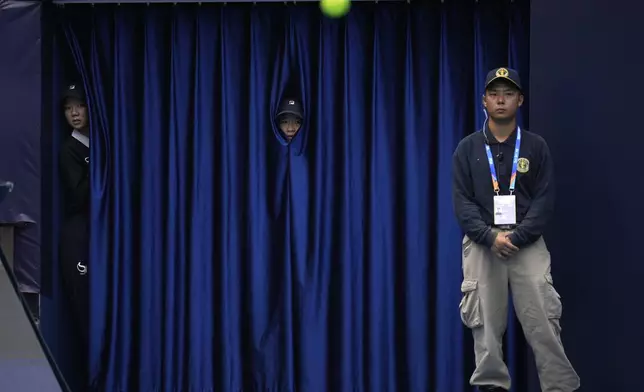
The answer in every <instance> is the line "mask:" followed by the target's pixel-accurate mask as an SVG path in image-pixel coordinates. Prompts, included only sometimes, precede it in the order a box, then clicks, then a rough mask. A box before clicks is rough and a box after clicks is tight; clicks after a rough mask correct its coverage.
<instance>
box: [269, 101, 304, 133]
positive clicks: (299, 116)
mask: <svg viewBox="0 0 644 392" xmlns="http://www.w3.org/2000/svg"><path fill="white" fill-rule="evenodd" d="M276 117H277V125H278V127H279V130H280V132H281V133H282V136H284V138H286V140H287V141H288V142H290V141H291V140H292V139H293V138H294V137H295V135H297V133H298V132H299V131H300V128H301V127H302V120H303V119H304V110H303V109H302V103H301V102H300V101H299V100H297V99H295V98H285V99H283V100H282V101H281V102H280V105H279V108H278V110H277V116H276Z"/></svg>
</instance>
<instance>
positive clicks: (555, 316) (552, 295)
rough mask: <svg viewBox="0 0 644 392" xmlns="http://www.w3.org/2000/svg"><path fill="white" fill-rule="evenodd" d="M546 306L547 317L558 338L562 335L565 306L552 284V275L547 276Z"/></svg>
mask: <svg viewBox="0 0 644 392" xmlns="http://www.w3.org/2000/svg"><path fill="white" fill-rule="evenodd" d="M545 296H546V298H545V306H546V315H547V316H548V320H550V326H551V327H552V329H553V331H554V332H555V334H556V335H557V336H559V335H560V334H561V324H560V322H559V321H560V319H561V314H562V312H563V306H562V304H561V296H559V293H558V292H557V290H555V286H554V284H553V282H552V275H551V274H546V292H545Z"/></svg>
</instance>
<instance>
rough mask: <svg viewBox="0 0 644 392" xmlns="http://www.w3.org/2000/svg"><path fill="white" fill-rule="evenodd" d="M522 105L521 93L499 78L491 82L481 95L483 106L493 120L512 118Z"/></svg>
mask: <svg viewBox="0 0 644 392" xmlns="http://www.w3.org/2000/svg"><path fill="white" fill-rule="evenodd" d="M521 105H523V95H521V93H520V92H519V90H518V89H517V88H516V86H514V85H513V84H512V83H510V82H507V81H504V80H499V81H496V82H493V83H492V84H491V85H490V86H489V87H488V88H487V89H486V90H485V95H484V96H483V106H485V109H487V112H488V114H489V115H490V117H492V119H494V120H497V121H499V120H501V121H502V120H512V119H513V118H514V117H515V116H516V114H517V110H519V107H520V106H521Z"/></svg>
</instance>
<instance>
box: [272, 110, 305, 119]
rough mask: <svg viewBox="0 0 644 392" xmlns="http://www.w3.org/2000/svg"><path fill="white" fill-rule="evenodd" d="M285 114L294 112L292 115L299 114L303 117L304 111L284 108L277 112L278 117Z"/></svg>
mask: <svg viewBox="0 0 644 392" xmlns="http://www.w3.org/2000/svg"><path fill="white" fill-rule="evenodd" d="M283 114H292V115H295V116H297V117H299V118H303V116H302V113H300V112H296V111H294V110H282V111H281V112H279V113H277V117H279V116H281V115H283Z"/></svg>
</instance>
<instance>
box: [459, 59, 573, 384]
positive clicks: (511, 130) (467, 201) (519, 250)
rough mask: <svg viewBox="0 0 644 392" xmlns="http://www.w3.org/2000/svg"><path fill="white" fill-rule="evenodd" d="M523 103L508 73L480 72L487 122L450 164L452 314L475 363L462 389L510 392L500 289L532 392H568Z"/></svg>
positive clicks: (550, 195) (540, 184) (541, 190)
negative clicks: (454, 266) (456, 239)
mask: <svg viewBox="0 0 644 392" xmlns="http://www.w3.org/2000/svg"><path fill="white" fill-rule="evenodd" d="M523 99H524V97H523V93H522V87H521V81H520V78H519V74H518V73H517V71H515V70H513V69H510V68H497V69H494V70H492V71H490V72H489V73H488V74H487V77H486V80H485V94H484V95H483V106H484V108H485V110H486V116H488V120H487V121H486V123H485V124H484V126H483V129H482V130H481V131H480V132H475V133H474V134H472V135H469V136H467V137H465V138H464V139H463V140H461V142H460V143H459V145H458V147H457V148H456V151H455V152H454V156H453V162H452V170H453V176H452V196H453V202H454V210H455V213H456V217H457V220H458V222H459V225H460V226H461V228H462V229H463V231H464V232H465V237H464V238H463V243H462V252H463V254H462V259H463V277H464V279H463V282H462V285H461V291H462V299H461V303H460V305H459V309H460V315H461V319H462V321H463V323H464V324H465V326H466V327H468V328H470V329H471V331H472V334H473V337H474V351H475V357H476V369H475V370H474V373H473V374H472V377H471V378H470V384H472V385H475V386H478V388H479V390H481V391H508V390H509V389H510V383H511V381H510V375H509V373H508V369H507V366H506V365H505V363H504V361H503V349H502V341H503V335H504V333H505V330H506V327H507V318H508V316H507V311H508V288H510V291H511V293H512V301H513V304H514V307H515V309H516V314H517V317H518V319H519V321H520V323H521V325H522V328H523V331H524V334H525V337H526V340H527V341H528V343H529V344H530V346H531V347H532V350H533V352H534V356H535V360H536V364H537V369H538V372H539V380H540V383H541V390H542V391H544V392H545V391H561V392H568V391H574V390H576V389H578V388H579V385H580V382H579V377H578V376H577V373H576V372H575V370H574V369H573V367H572V365H571V364H570V361H569V360H568V358H567V357H566V354H565V352H564V348H563V345H562V342H561V339H560V333H561V325H560V323H559V320H560V318H561V315H562V303H561V300H560V298H559V294H557V291H556V290H555V287H554V286H553V282H552V275H551V273H550V253H549V252H548V249H547V247H546V244H545V242H544V240H543V238H542V232H543V230H544V228H545V226H546V224H547V222H548V220H549V219H550V217H551V216H552V213H553V207H554V189H553V186H554V180H553V163H552V159H551V156H550V151H549V149H548V145H547V144H546V142H545V140H544V139H543V138H542V137H540V136H538V135H536V134H534V133H531V132H528V131H527V130H525V129H523V128H521V127H519V126H518V125H517V120H516V114H517V111H518V110H519V108H520V107H521V105H522V104H523ZM508 286H509V287H508Z"/></svg>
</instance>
